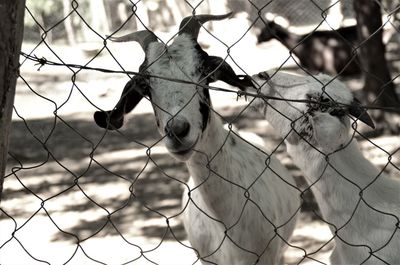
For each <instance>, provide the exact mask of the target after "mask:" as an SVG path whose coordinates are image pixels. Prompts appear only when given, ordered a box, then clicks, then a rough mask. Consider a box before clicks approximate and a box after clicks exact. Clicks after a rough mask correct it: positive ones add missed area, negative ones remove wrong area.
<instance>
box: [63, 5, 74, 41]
mask: <svg viewBox="0 0 400 265" xmlns="http://www.w3.org/2000/svg"><path fill="white" fill-rule="evenodd" d="M71 10H72V8H71V1H70V0H63V12H64V16H65V17H66V18H65V20H64V26H65V32H66V33H67V40H68V44H70V45H75V43H76V39H75V31H74V27H73V25H72V19H71V16H68V15H69V13H70V12H71ZM67 16H68V17H67Z"/></svg>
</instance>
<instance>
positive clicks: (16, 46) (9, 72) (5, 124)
mask: <svg viewBox="0 0 400 265" xmlns="http://www.w3.org/2000/svg"><path fill="white" fill-rule="evenodd" d="M24 11H25V0H1V2H0V25H1V26H0V202H1V198H2V192H3V181H4V174H5V169H6V164H7V152H8V136H9V133H10V125H11V116H12V109H13V105H14V95H15V85H16V82H17V77H18V72H19V54H20V51H21V44H22V37H23V31H24Z"/></svg>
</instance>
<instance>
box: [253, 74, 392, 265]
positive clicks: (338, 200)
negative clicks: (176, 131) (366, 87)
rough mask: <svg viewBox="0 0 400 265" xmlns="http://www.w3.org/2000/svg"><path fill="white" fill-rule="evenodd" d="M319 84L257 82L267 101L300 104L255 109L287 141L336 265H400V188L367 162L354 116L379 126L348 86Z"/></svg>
mask: <svg viewBox="0 0 400 265" xmlns="http://www.w3.org/2000/svg"><path fill="white" fill-rule="evenodd" d="M270 76H271V77H272V78H270ZM315 78H316V79H318V81H317V80H316V79H314V77H311V76H307V77H304V76H297V75H292V74H288V73H283V72H278V73H273V72H269V73H267V72H263V73H260V74H258V75H255V76H254V77H253V79H254V80H255V82H256V83H257V85H258V86H259V87H261V93H262V94H263V95H266V96H270V97H271V96H272V97H278V98H284V99H295V100H297V101H282V100H277V99H266V98H264V99H261V98H258V99H256V100H255V101H254V103H253V104H254V105H253V106H255V107H256V108H257V109H258V110H260V111H261V112H263V113H264V115H265V117H266V119H267V120H268V121H269V122H270V124H271V125H272V126H273V127H274V128H275V129H276V130H277V131H278V132H279V134H280V135H281V136H282V137H284V138H285V139H286V145H287V151H288V153H289V154H290V156H291V157H292V158H293V161H294V162H295V164H296V165H297V166H298V167H299V168H301V170H302V171H303V173H304V176H305V178H306V180H307V181H308V184H309V185H310V186H311V189H312V191H313V193H314V195H315V197H316V200H317V202H318V204H319V206H320V209H321V212H322V218H323V220H325V221H326V222H327V223H328V224H329V225H330V228H331V231H332V233H333V234H334V235H335V242H336V248H335V250H334V251H333V253H332V255H331V262H332V264H400V230H399V219H400V183H399V182H398V181H395V180H393V179H390V178H388V177H387V176H385V175H384V174H383V173H382V171H381V170H378V169H377V168H376V167H375V166H374V165H373V164H372V163H371V162H370V161H368V160H367V159H366V158H365V157H364V156H363V155H362V153H361V151H360V150H359V148H358V145H357V141H356V140H355V139H354V137H353V135H354V130H353V129H352V130H351V133H350V124H351V123H350V118H349V117H350V116H349V115H352V116H354V117H356V118H358V120H360V121H363V122H365V123H367V124H368V125H370V126H371V127H373V122H372V120H371V119H370V117H369V116H368V114H366V112H363V110H362V108H361V107H360V104H359V103H358V101H357V100H355V99H354V98H353V96H352V93H351V92H350V90H349V89H348V88H347V87H346V86H345V85H344V84H343V83H341V82H340V81H337V80H333V81H332V78H331V77H329V76H326V75H318V76H316V77H315ZM267 80H268V81H267ZM323 91H324V92H323ZM299 100H300V101H301V100H306V101H307V100H308V101H313V102H312V103H307V104H305V103H303V102H299ZM352 125H353V126H355V125H356V123H355V122H354V123H352Z"/></svg>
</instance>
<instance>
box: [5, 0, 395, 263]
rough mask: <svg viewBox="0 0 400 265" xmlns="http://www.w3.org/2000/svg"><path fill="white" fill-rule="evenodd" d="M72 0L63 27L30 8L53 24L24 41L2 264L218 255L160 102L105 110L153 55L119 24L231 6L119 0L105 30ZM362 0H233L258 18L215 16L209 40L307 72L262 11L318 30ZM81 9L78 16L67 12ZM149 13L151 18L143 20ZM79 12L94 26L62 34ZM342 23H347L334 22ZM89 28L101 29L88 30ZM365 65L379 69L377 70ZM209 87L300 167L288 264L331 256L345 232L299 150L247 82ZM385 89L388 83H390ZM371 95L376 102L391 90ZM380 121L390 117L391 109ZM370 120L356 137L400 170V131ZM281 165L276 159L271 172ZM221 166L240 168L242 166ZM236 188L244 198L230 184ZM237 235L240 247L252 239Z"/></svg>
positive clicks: (236, 129) (232, 122) (253, 135)
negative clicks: (161, 117) (191, 232)
mask: <svg viewBox="0 0 400 265" xmlns="http://www.w3.org/2000/svg"><path fill="white" fill-rule="evenodd" d="M67 2H68V5H67V6H69V8H70V9H69V12H65V13H64V16H61V17H59V18H57V19H55V21H52V24H51V25H50V26H49V25H48V26H45V25H43V23H45V22H43V21H42V22H41V21H40V20H41V19H39V17H40V14H38V13H35V12H34V10H31V8H29V6H27V8H26V14H25V16H26V17H28V18H29V19H30V20H32V21H33V25H34V26H35V27H38V28H39V29H40V34H41V35H40V39H39V40H37V42H34V43H32V42H26V43H24V45H23V48H22V52H21V59H20V64H21V66H20V76H19V80H18V86H17V94H16V99H15V105H14V116H13V122H12V133H11V143H10V149H9V159H8V170H7V171H6V177H5V181H4V191H3V198H2V203H1V208H0V211H1V217H0V226H1V233H0V263H1V264H4V265H5V264H200V263H201V262H203V263H206V264H207V258H204V257H201V256H199V253H198V251H197V250H196V249H194V248H193V247H192V246H191V244H190V242H189V240H188V237H187V233H186V232H185V228H184V226H183V222H182V218H183V215H184V214H185V211H187V207H186V206H185V205H186V204H187V203H188V202H189V201H184V200H182V194H183V193H186V194H187V193H188V192H189V191H193V190H191V189H190V188H189V186H188V185H187V184H186V182H187V181H188V180H189V172H188V169H187V168H186V166H185V164H184V163H182V162H179V161H177V160H175V159H173V158H172V157H171V156H170V155H169V153H168V151H167V149H166V148H165V147H164V145H163V143H162V140H163V138H164V137H161V136H160V135H159V133H158V132H157V126H156V122H155V119H154V114H153V111H152V107H151V102H150V100H142V102H141V103H140V104H139V105H138V106H137V108H136V109H135V111H134V114H130V115H128V116H127V117H126V119H128V120H127V121H126V122H125V125H124V127H123V128H122V129H120V130H117V131H108V130H104V129H102V128H99V127H97V126H96V124H95V122H94V120H93V113H94V112H95V111H96V110H107V109H112V108H113V107H114V105H115V103H116V102H117V101H118V99H119V97H120V95H121V92H122V88H123V87H124V85H125V83H126V82H127V80H129V78H132V77H133V76H136V75H138V74H139V75H140V73H139V71H138V70H137V71H136V70H134V69H138V67H139V65H140V64H141V63H142V62H143V51H142V50H141V49H140V47H139V45H137V44H135V43H123V44H120V43H112V42H110V40H109V39H108V37H106V34H109V33H110V32H112V34H115V35H122V32H129V31H131V28H130V27H133V26H134V27H136V28H137V29H140V28H147V27H148V26H149V24H150V25H153V26H154V21H153V22H152V14H156V13H157V10H159V9H157V8H162V7H165V6H167V7H168V8H169V10H170V11H169V14H174V16H175V17H177V16H179V12H180V13H181V15H183V16H190V15H191V14H192V13H193V14H200V13H204V12H205V11H209V12H213V13H217V12H218V10H217V11H216V8H215V6H213V3H211V1H204V0H203V1H200V2H199V3H194V2H193V1H184V4H183V5H182V6H183V7H184V8H182V6H179V7H177V6H175V4H174V3H175V1H166V2H165V3H164V2H162V1H155V0H152V1H139V2H133V1H129V3H128V2H124V1H118V3H125V5H124V14H125V15H126V17H125V20H122V21H120V20H118V19H116V18H113V21H114V24H112V25H114V26H111V28H112V30H110V27H109V28H103V29H102V32H99V31H98V29H99V28H101V26H99V25H98V26H94V25H92V24H91V23H90V22H89V21H91V22H93V21H94V20H93V18H89V16H88V14H87V13H85V12H84V11H85V10H88V9H87V7H88V4H89V3H90V1H78V0H73V1H69V0H68V1H67ZM167 2H168V3H167ZM294 2H296V4H295V3H294ZM348 2H349V1H343V2H342V3H341V2H340V1H333V2H332V1H321V2H320V1H247V2H246V1H230V2H229V1H228V3H227V9H230V10H233V11H235V12H236V13H239V11H245V12H244V13H246V14H248V16H247V19H243V17H241V16H237V17H234V18H232V19H229V20H225V21H218V22H213V23H210V24H212V27H209V26H206V24H205V25H204V28H203V29H201V33H200V37H199V42H200V45H201V46H202V47H203V48H204V49H205V50H206V51H207V52H208V53H209V54H210V55H216V56H220V57H222V58H225V59H226V61H228V62H229V63H230V65H232V66H233V68H234V70H235V72H236V73H241V74H249V75H252V74H255V73H258V72H261V71H264V70H266V69H267V68H276V69H277V70H276V71H278V72H279V71H282V68H284V67H286V66H288V65H290V66H291V67H292V68H293V66H294V67H295V69H292V70H294V71H296V72H298V73H301V74H303V75H311V74H312V73H311V72H310V71H309V70H308V69H306V68H304V65H302V63H301V60H299V58H298V57H296V56H295V55H294V53H293V51H294V49H295V48H293V49H291V50H290V53H288V51H287V49H285V48H284V47H283V46H282V45H279V44H278V42H272V43H271V42H267V43H264V44H261V45H256V41H255V40H256V36H255V35H254V34H256V33H258V32H259V29H257V27H262V26H263V25H264V23H261V26H260V24H259V21H260V20H261V18H262V20H264V21H266V17H265V14H266V13H268V12H271V13H274V14H278V15H280V16H283V17H286V18H287V20H288V21H289V23H290V26H291V29H292V30H293V31H294V30H295V29H296V27H299V26H304V25H306V26H311V27H313V30H312V31H310V32H308V33H307V34H310V33H312V32H316V31H319V30H320V27H323V26H321V25H323V24H324V21H325V18H326V14H328V13H329V11H330V9H334V8H337V5H340V4H341V6H342V9H341V10H342V11H343V13H346V12H347V13H349V14H353V12H354V11H348V9H346V8H345V7H346V6H347V8H348V5H349V4H348ZM166 3H167V4H166ZM377 3H379V5H380V7H381V12H382V15H383V25H382V27H381V28H380V29H379V31H383V30H384V29H389V31H390V32H392V33H391V34H392V35H391V37H390V38H388V42H387V44H386V47H387V51H386V56H387V60H388V64H389V66H390V70H391V74H392V82H393V84H394V89H395V91H397V94H398V95H399V94H400V93H399V88H398V87H399V85H398V83H399V78H398V76H399V75H400V74H399V73H400V72H399V69H400V61H399V58H398V57H396V56H397V54H398V49H399V42H398V39H399V37H398V36H399V35H400V32H399V28H398V27H396V25H397V24H396V23H397V22H396V19H395V18H396V15H397V14H398V10H399V6H394V7H393V6H389V5H385V3H384V2H383V3H381V2H378V1H377ZM292 4H293V5H292ZM113 5H115V3H114V4H113ZM180 5H181V4H180ZM299 5H300V6H302V7H307V8H299ZM171 6H172V7H175V8H176V9H174V8H171ZM111 7H112V6H111ZM114 7H115V6H114ZM126 7H129V8H128V9H127V8H126ZM141 7H142V8H146V10H147V11H146V12H145V14H146V15H149V17H148V18H143V17H141V16H140V15H138V14H143V13H140V12H142V11H141V10H140V8H141ZM108 8H110V6H108ZM118 8H120V7H118ZM235 9H236V10H235ZM173 10H175V13H174V12H173ZM177 10H178V11H179V12H178V14H177V12H176V11H177ZM339 10H340V9H339ZM344 10H346V11H344ZM224 11H226V10H221V13H222V12H224ZM160 12H161V11H160ZM163 12H165V10H164V11H163ZM185 12H186V13H185ZM335 12H337V11H335ZM347 13H346V14H347ZM94 14H95V13H94ZM92 15H93V14H92ZM161 17H162V18H158V21H164V22H165V21H169V22H166V23H165V25H164V27H163V29H164V30H166V31H158V30H155V31H154V32H155V34H156V35H157V37H158V38H159V39H160V40H162V41H163V42H164V43H166V44H170V43H171V41H172V39H173V37H174V36H175V34H176V33H177V32H178V26H179V25H178V24H177V25H172V23H171V21H170V20H168V15H165V14H164V15H161ZM53 19H54V17H53ZM68 20H70V21H72V22H71V24H68V23H66V21H68ZM142 20H143V21H147V22H149V24H146V23H143V24H142ZM77 21H79V27H82V28H84V29H82V32H83V33H82V34H83V35H85V34H86V36H83V37H82V36H81V37H77V38H76V40H77V41H76V42H75V43H74V44H73V45H68V44H65V43H63V42H62V41H60V39H62V36H61V37H60V35H62V34H61V33H62V32H66V28H67V27H68V26H67V25H70V26H71V25H72V27H75V28H76V27H77ZM179 21H180V20H179ZM175 22H176V21H175ZM219 23H220V24H221V26H218V24H219ZM118 24H119V26H118V27H116V26H115V25H118ZM175 24H176V23H175ZM338 24H339V25H340V24H341V23H338ZM324 25H325V24H324ZM325 26H326V25H325ZM397 26H398V25H397ZM206 27H207V28H206ZM327 27H328V28H329V26H327ZM149 29H152V28H149ZM106 30H110V32H106ZM332 32H333V33H335V32H336V31H335V30H334V29H332ZM374 34H375V33H374ZM88 35H90V38H88V39H90V40H91V41H85V42H84V43H83V41H80V40H81V39H80V38H82V39H86V37H87V36H88ZM50 36H51V40H50ZM372 36H373V35H372ZM372 36H371V37H372ZM86 40H87V39H86ZM362 45H365V43H361V44H359V45H358V46H352V48H353V49H354V51H357V50H358V49H359V48H360V47H361V46H362ZM296 47H297V46H296ZM363 74H364V75H369V74H373V73H370V72H366V71H363ZM338 77H339V78H342V76H340V75H338V76H335V77H332V78H335V79H336V78H338ZM160 78H163V77H160ZM164 78H171V77H164ZM170 81H173V82H177V83H181V82H182V80H174V79H172V80H170ZM343 81H344V82H346V84H347V85H348V86H349V87H351V88H352V89H353V90H354V93H355V94H358V95H362V94H363V93H364V91H363V90H362V85H363V80H362V76H361V75H356V76H353V77H344V78H343ZM207 88H208V89H209V90H210V94H211V101H212V102H213V107H212V110H211V111H212V112H213V113H215V114H216V115H218V116H220V117H221V118H222V120H223V121H224V123H226V124H227V128H228V130H229V131H230V133H232V134H235V135H240V137H243V138H244V139H246V140H245V141H246V142H247V141H251V142H256V143H257V144H259V145H260V146H263V147H266V148H267V149H266V150H273V151H272V152H269V151H268V152H267V151H263V152H264V155H265V161H268V159H269V157H270V156H271V155H273V156H276V157H277V158H278V160H280V161H281V162H282V163H283V164H284V165H285V166H286V167H287V168H288V169H289V171H290V173H291V174H292V175H293V176H294V177H295V180H296V186H295V187H294V188H293V192H294V193H295V194H296V195H297V196H298V197H299V202H300V204H301V206H299V208H298V210H297V211H296V212H295V214H294V217H295V218H298V222H297V226H296V229H295V231H294V234H293V236H292V237H291V240H290V241H287V242H286V241H285V244H286V245H287V249H286V251H285V253H284V263H285V264H316V263H318V264H329V256H330V253H331V252H332V249H333V247H334V241H335V240H338V238H337V234H336V233H335V231H334V232H333V233H332V232H331V229H330V228H332V226H331V225H330V220H325V219H324V218H323V217H322V216H321V214H320V212H319V209H318V205H317V203H316V202H315V199H314V196H313V195H312V193H311V186H310V185H309V184H307V182H306V181H305V180H304V177H303V173H302V172H301V171H300V170H299V169H298V168H297V167H296V165H295V164H294V163H293V162H292V160H291V158H290V157H289V156H288V155H287V154H286V151H285V150H286V148H285V145H284V141H283V140H282V139H281V138H280V137H279V136H278V135H277V134H276V133H275V132H274V129H273V128H272V127H271V125H270V124H269V123H268V122H267V121H266V120H265V118H264V117H263V116H262V115H260V114H258V113H256V112H254V111H251V109H250V108H248V106H249V102H247V101H245V99H244V97H242V96H243V94H245V93H243V92H237V90H235V89H233V88H232V87H230V86H229V85H227V84H223V83H220V82H218V83H216V84H215V85H213V86H207ZM379 89H380V90H379V91H382V90H384V89H385V85H383V86H382V87H381V88H379ZM376 94H377V95H380V94H381V93H379V92H378V93H376ZM288 100H289V99H288ZM368 100H369V102H372V103H374V102H376V100H377V99H376V98H369V99H368ZM365 108H366V109H368V108H370V109H371V110H376V109H378V110H379V111H380V112H385V113H386V112H387V111H391V112H396V111H397V112H399V111H400V109H399V107H385V106H383V107H382V106H380V107H374V106H373V104H371V105H369V106H365ZM387 117H388V116H385V118H387ZM390 118H391V120H386V122H389V123H391V125H394V126H389V127H390V128H393V127H396V126H397V127H400V124H399V120H398V115H396V114H393V115H392V116H390ZM379 122H382V123H385V120H383V121H379ZM359 128H360V129H357V130H356V132H355V133H354V135H353V137H355V138H356V139H357V140H358V141H359V144H360V147H361V149H362V151H363V154H364V155H365V157H367V159H369V160H370V161H371V162H372V163H373V164H374V165H375V166H376V167H377V168H378V169H379V170H380V172H381V173H380V174H387V175H388V176H390V177H391V178H393V179H396V180H397V181H400V154H399V152H400V151H399V150H400V137H399V136H398V133H397V134H388V133H382V131H381V133H375V132H374V131H369V130H367V129H366V128H364V127H362V126H359ZM383 131H384V132H386V131H385V130H383ZM249 139H250V140H249ZM247 143H248V144H249V145H250V146H251V148H254V152H255V153H256V152H259V150H260V149H259V148H257V147H256V146H255V145H253V144H250V142H247ZM221 148H222V147H221ZM268 168H269V166H268V163H266V165H265V170H267V169H268ZM279 177H280V176H279ZM377 177H379V176H377ZM221 178H224V179H228V180H229V176H221ZM371 185H374V183H372V184H371ZM240 188H241V189H242V190H243V192H244V191H247V190H248V187H240ZM360 189H361V188H360ZM383 192H384V191H383ZM189 196H190V192H189ZM226 196H227V198H226V200H230V198H229V194H226ZM247 199H249V198H247ZM188 200H190V197H189V199H188ZM394 200H395V201H396V198H394ZM397 201H400V199H399V198H397ZM192 202H193V201H192ZM238 207H241V206H240V205H238ZM245 207H246V205H244V206H243V208H242V209H241V212H243V211H244V209H245ZM199 210H200V211H201V210H202V209H199ZM354 211H356V209H355V210H354ZM204 214H206V213H204ZM389 214H392V215H393V216H395V218H397V228H396V227H395V228H394V234H396V233H400V231H399V225H398V224H399V215H398V214H399V209H398V208H397V209H393V213H389ZM396 214H397V217H396ZM210 218H211V217H210ZM266 219H267V220H268V218H266ZM267 220H264V221H265V222H267ZM204 229H207V227H204ZM276 233H277V235H278V236H279V233H278V232H276ZM213 243H215V242H213ZM210 244H211V243H210ZM219 247H220V245H219V246H217V247H216V249H215V251H218V249H219ZM237 247H238V251H239V249H241V250H243V248H241V246H237ZM247 251H248V252H251V253H253V252H252V250H247ZM257 255H260V254H257V253H256V254H255V256H257ZM261 255H262V254H261ZM371 256H375V253H374V252H372V254H371ZM258 258H260V257H258ZM367 261H368V260H367ZM381 261H382V264H388V263H387V262H385V261H384V260H381ZM399 262H400V261H399Z"/></svg>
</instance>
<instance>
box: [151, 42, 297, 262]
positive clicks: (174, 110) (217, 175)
mask: <svg viewBox="0 0 400 265" xmlns="http://www.w3.org/2000/svg"><path fill="white" fill-rule="evenodd" d="M195 44H196V43H195V42H194V41H193V40H191V39H189V38H187V36H186V35H181V36H178V37H176V38H175V40H174V42H173V43H172V44H171V45H170V46H169V47H168V52H167V53H166V54H163V51H164V49H165V47H164V45H162V44H159V43H154V44H152V45H150V46H149V49H148V50H147V53H146V57H147V59H148V62H149V63H151V62H153V61H155V62H154V64H152V65H151V66H150V67H149V69H148V72H149V73H150V74H152V75H157V76H165V77H168V78H176V79H183V80H186V81H192V82H195V83H198V82H200V81H201V76H200V73H199V65H200V64H201V62H200V57H199V56H198V54H197V51H196V49H195V48H194V46H195ZM162 54H163V55H162ZM160 55H161V57H160ZM203 83H204V81H203ZM150 86H151V99H152V103H153V106H154V112H155V115H156V118H157V119H158V120H159V121H158V122H159V131H160V133H161V135H163V136H165V132H164V127H165V125H166V124H167V123H168V122H169V120H171V119H176V118H179V119H181V120H187V121H188V122H189V123H190V131H189V133H188V135H187V136H186V137H185V138H183V139H181V143H180V147H179V148H178V149H179V150H177V147H176V144H174V143H173V141H172V140H171V139H168V137H165V138H164V140H165V144H166V146H167V148H168V150H169V151H170V153H171V154H172V155H173V156H174V157H175V158H177V159H178V160H180V161H184V162H185V163H186V165H187V167H188V169H189V172H190V174H191V179H190V181H189V185H190V189H191V190H190V198H189V197H188V196H187V195H188V192H189V190H187V189H186V190H185V191H184V194H183V205H184V206H185V207H186V205H187V208H186V209H185V211H184V225H185V229H186V231H187V233H188V236H189V241H190V243H191V244H192V246H193V247H194V248H195V249H196V250H197V251H198V252H199V256H200V257H201V258H203V259H204V260H206V261H212V262H215V263H217V264H254V263H255V262H256V261H257V259H259V260H260V261H259V264H279V262H280V260H281V256H282V252H283V250H284V248H285V247H286V244H285V242H284V240H285V241H287V240H289V238H290V236H291V234H292V232H293V229H294V226H295V223H296V216H295V217H293V218H292V216H293V215H295V213H296V211H297V209H298V208H299V205H300V203H299V193H298V191H297V190H296V189H295V188H294V185H295V184H294V180H293V178H292V177H291V176H290V174H289V173H288V171H287V170H286V169H285V167H284V166H283V165H281V163H280V162H279V161H278V160H276V158H274V157H270V156H269V155H268V154H267V153H265V151H262V150H259V149H257V148H255V147H253V146H251V145H250V144H248V143H247V142H245V141H244V140H243V139H241V138H240V137H238V136H236V135H234V133H233V132H229V131H227V130H225V129H224V128H223V124H222V122H221V120H220V118H219V117H218V115H216V114H215V113H214V112H213V110H212V109H211V111H210V116H209V120H208V125H207V127H206V128H202V115H201V113H200V111H199V109H200V107H201V105H200V104H201V102H202V101H203V102H204V95H203V92H202V88H200V87H196V86H195V85H191V84H183V83H179V82H173V81H169V80H163V79H159V78H151V79H150ZM210 108H211V106H210ZM203 129H204V130H203ZM182 150H187V152H185V153H184V154H178V153H177V151H182ZM266 164H267V165H268V166H266ZM274 172H275V173H274ZM285 182H287V183H290V184H291V185H293V186H290V185H288V184H287V183H285ZM246 190H247V191H246ZM246 196H247V197H249V198H250V200H249V199H248V198H246ZM270 222H271V223H272V224H273V225H271V223H270ZM274 226H275V227H279V228H278V229H277V233H278V234H279V236H278V235H277V234H276V233H275V232H274ZM280 226H282V227H280ZM225 231H226V234H225ZM281 238H282V239H283V240H282V239H281ZM243 249H245V250H243Z"/></svg>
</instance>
